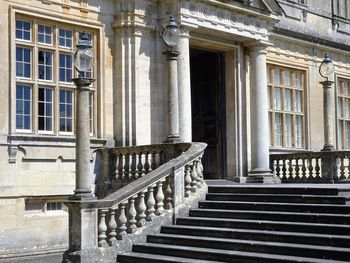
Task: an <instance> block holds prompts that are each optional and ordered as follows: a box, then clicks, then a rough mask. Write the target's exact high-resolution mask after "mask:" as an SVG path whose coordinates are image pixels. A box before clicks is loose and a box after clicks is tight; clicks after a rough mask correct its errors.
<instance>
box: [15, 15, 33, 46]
mask: <svg viewBox="0 0 350 263" xmlns="http://www.w3.org/2000/svg"><path fill="white" fill-rule="evenodd" d="M30 34H31V23H30V22H27V21H23V20H19V19H17V20H16V39H19V40H28V41H30Z"/></svg>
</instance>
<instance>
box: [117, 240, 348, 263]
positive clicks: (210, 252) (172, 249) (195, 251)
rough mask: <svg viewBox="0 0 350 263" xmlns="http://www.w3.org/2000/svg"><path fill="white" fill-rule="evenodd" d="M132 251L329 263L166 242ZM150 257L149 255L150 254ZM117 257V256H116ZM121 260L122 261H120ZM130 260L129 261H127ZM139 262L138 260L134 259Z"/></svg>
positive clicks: (237, 261) (266, 262) (256, 262)
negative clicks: (176, 244)
mask: <svg viewBox="0 0 350 263" xmlns="http://www.w3.org/2000/svg"><path fill="white" fill-rule="evenodd" d="M133 251H135V252H138V253H150V254H159V255H169V256H175V257H176V256H179V257H186V258H191V259H193V262H196V261H195V260H198V259H205V260H219V261H222V262H233V263H243V262H244V263H296V262H298V263H330V261H329V260H324V259H320V258H306V257H299V256H284V255H271V254H266V253H255V252H245V251H235V250H223V249H212V248H200V247H189V246H175V245H168V244H152V243H146V244H142V245H141V244H136V245H134V246H133ZM150 257H151V256H150ZM118 259H119V257H118ZM120 262H122V261H120ZM129 262H130V261H129ZM134 262H139V261H134ZM346 262H348V261H338V260H333V261H332V263H346Z"/></svg>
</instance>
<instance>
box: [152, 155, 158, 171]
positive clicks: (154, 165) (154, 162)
mask: <svg viewBox="0 0 350 263" xmlns="http://www.w3.org/2000/svg"><path fill="white" fill-rule="evenodd" d="M157 168H158V166H157V162H156V152H152V155H151V169H152V170H155V169H157Z"/></svg>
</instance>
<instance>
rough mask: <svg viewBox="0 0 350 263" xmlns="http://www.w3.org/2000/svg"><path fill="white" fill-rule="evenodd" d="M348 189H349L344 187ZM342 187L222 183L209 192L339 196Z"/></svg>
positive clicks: (210, 187) (211, 188)
mask: <svg viewBox="0 0 350 263" xmlns="http://www.w3.org/2000/svg"><path fill="white" fill-rule="evenodd" d="M344 190H347V189H344ZM341 191H342V189H337V188H331V187H328V188H327V187H314V186H313V187H306V186H302V185H300V186H289V185H281V186H277V185H261V186H260V185H251V186H246V185H244V186H243V185H221V186H209V187H208V192H209V193H242V194H244V193H246V194H250V193H254V194H297V195H333V196H337V195H338V194H339V192H341Z"/></svg>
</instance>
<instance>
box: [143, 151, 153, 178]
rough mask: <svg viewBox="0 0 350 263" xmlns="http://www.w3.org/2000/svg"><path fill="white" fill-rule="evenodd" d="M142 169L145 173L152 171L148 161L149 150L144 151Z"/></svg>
mask: <svg viewBox="0 0 350 263" xmlns="http://www.w3.org/2000/svg"><path fill="white" fill-rule="evenodd" d="M143 167H144V169H145V173H146V174H147V173H149V172H150V171H152V169H151V166H150V163H149V152H146V154H145V164H144V165H143Z"/></svg>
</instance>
